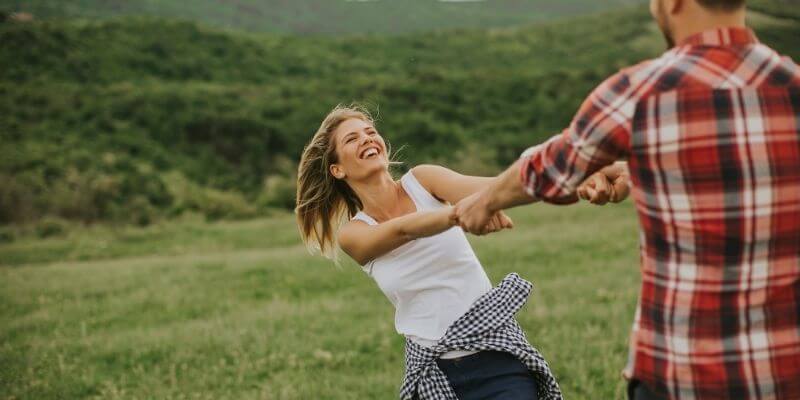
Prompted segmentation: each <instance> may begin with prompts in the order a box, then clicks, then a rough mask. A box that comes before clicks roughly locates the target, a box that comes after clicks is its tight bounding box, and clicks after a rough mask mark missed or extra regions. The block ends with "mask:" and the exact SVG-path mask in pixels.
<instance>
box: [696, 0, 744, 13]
mask: <svg viewBox="0 0 800 400" xmlns="http://www.w3.org/2000/svg"><path fill="white" fill-rule="evenodd" d="M697 2H698V3H700V5H701V6H703V7H705V8H708V9H711V10H715V11H734V10H738V9H740V8H742V7H744V4H745V0H697Z"/></svg>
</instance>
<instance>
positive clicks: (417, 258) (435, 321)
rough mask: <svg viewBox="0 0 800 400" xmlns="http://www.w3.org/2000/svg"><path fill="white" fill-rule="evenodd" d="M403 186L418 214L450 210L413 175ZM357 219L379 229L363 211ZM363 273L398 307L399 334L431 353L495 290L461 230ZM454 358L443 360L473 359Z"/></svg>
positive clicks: (411, 245)
mask: <svg viewBox="0 0 800 400" xmlns="http://www.w3.org/2000/svg"><path fill="white" fill-rule="evenodd" d="M400 183H401V185H402V186H403V189H405V191H406V193H408V195H409V197H411V200H412V201H413V202H414V205H415V206H416V208H417V211H430V210H435V209H439V208H443V207H445V206H446V205H445V204H443V203H441V202H440V201H438V200H437V199H436V198H435V197H433V196H432V195H431V194H430V193H429V192H428V191H427V190H425V188H424V187H422V185H421V184H420V183H419V181H417V179H416V178H415V177H414V175H413V174H412V173H411V172H410V171H409V172H408V173H406V174H405V175H403V177H402V178H401V179H400ZM353 219H354V220H360V221H364V222H366V223H367V224H370V225H377V224H378V223H377V222H376V221H375V220H374V219H373V218H372V217H370V216H369V215H367V214H365V213H363V212H360V211H359V212H358V214H356V215H355V216H354V217H353ZM362 268H363V269H364V271H365V272H367V273H368V274H369V275H370V276H371V277H372V278H373V279H375V282H377V284H378V287H380V289H381V290H382V291H383V293H384V294H385V295H386V297H388V298H389V301H391V302H392V304H393V305H394V307H395V320H394V322H395V328H396V329H397V332H398V333H400V334H402V335H405V336H406V337H407V338H409V339H411V340H413V341H414V342H416V343H418V344H420V345H422V346H426V347H430V346H433V345H434V344H436V342H437V341H438V340H439V339H440V338H441V337H442V336H444V333H445V331H447V328H448V327H449V326H450V325H451V324H452V323H453V322H455V320H456V319H458V318H459V317H460V316H461V315H462V314H464V313H465V312H466V311H467V310H469V308H470V306H471V305H472V303H473V302H475V300H477V299H478V298H479V297H480V296H482V295H483V294H485V293H486V292H488V291H489V290H490V289H491V288H492V284H491V282H490V281H489V277H487V276H486V272H485V271H484V270H483V267H482V266H481V263H480V262H479V261H478V258H477V257H476V256H475V253H474V252H473V251H472V247H471V246H470V244H469V242H468V241H467V237H466V235H464V231H462V230H461V228H460V227H457V226H456V227H453V228H450V229H449V230H447V231H444V232H442V233H439V234H437V235H434V236H429V237H426V238H421V239H416V240H412V241H410V242H408V243H406V244H404V245H402V246H400V247H398V248H397V249H395V250H393V251H391V252H389V253H387V254H384V255H383V256H381V257H378V258H376V259H374V260H372V261H370V262H369V263H367V264H366V265H364V266H362ZM451 353H452V354H451ZM451 353H448V354H446V355H445V356H443V358H452V357H458V356H461V355H464V354H469V352H451Z"/></svg>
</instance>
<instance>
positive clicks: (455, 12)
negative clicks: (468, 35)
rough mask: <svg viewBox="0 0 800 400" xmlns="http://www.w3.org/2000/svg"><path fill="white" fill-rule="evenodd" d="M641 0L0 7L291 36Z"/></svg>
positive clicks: (541, 17) (169, 0)
mask: <svg viewBox="0 0 800 400" xmlns="http://www.w3.org/2000/svg"><path fill="white" fill-rule="evenodd" d="M644 2H645V0H605V1H602V2H598V1H592V0H559V1H552V0H525V1H521V0H492V1H476V2H467V3H465V2H442V1H437V0H402V1H345V0H290V1H287V0H266V1H265V0H258V1H255V0H223V1H220V0H193V1H192V2H191V6H187V3H186V2H185V1H180V0H139V1H126V0H78V1H75V0H72V1H63V0H0V10H2V9H6V10H19V11H27V12H31V13H33V14H34V15H36V16H39V17H43V18H60V17H72V18H74V17H83V18H109V17H120V16H131V15H139V16H142V15H146V16H157V17H165V18H180V19H191V20H195V21H198V22H202V23H205V24H210V25H214V26H218V27H225V28H232V29H245V30H251V31H261V32H273V33H290V34H363V33H370V34H376V33H377V34H398V33H408V32H419V31H430V30H442V29H454V28H486V27H506V26H509V25H519V24H531V23H537V22H542V21H549V20H552V19H554V18H559V17H566V16H574V15H581V14H588V13H593V12H598V11H604V10H609V9H614V8H619V7H621V6H626V5H632V4H643V3H644Z"/></svg>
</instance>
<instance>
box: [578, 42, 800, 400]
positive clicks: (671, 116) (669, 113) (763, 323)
mask: <svg viewBox="0 0 800 400" xmlns="http://www.w3.org/2000/svg"><path fill="white" fill-rule="evenodd" d="M605 86H606V89H608V90H609V91H610V92H612V93H613V95H606V100H607V101H608V103H609V104H608V109H607V110H606V112H610V113H612V114H613V112H619V113H621V114H622V116H621V117H620V118H625V117H624V116H625V115H627V118H625V119H626V120H628V121H629V124H630V125H629V126H628V129H627V130H628V134H629V135H628V143H623V144H622V145H621V146H620V148H621V149H623V150H622V151H624V152H626V153H627V154H626V155H627V157H628V160H629V161H628V162H629V166H630V171H631V178H632V180H633V182H634V187H635V189H634V191H633V195H634V198H635V202H636V206H637V209H638V213H639V218H640V222H641V228H642V229H641V230H642V235H641V237H642V243H641V245H642V246H641V251H642V254H641V260H642V266H641V268H642V289H641V293H640V302H639V309H638V310H637V316H636V322H635V324H634V329H633V335H632V338H631V358H630V360H629V365H628V367H627V368H626V372H627V373H628V374H629V375H630V376H631V377H633V378H635V379H638V380H642V381H644V382H645V383H646V384H648V385H650V386H651V387H652V388H653V389H655V390H656V391H659V392H664V393H669V394H670V395H671V397H674V398H681V399H684V398H687V399H689V398H692V399H693V398H718V397H720V395H723V396H725V397H728V398H737V399H745V398H754V399H755V398H759V399H768V398H780V399H789V398H792V399H795V398H800V70H798V67H797V66H796V65H795V64H794V63H792V62H791V60H789V59H788V58H781V57H780V56H779V55H777V54H776V53H775V52H774V51H772V50H771V49H769V48H768V47H766V46H765V45H763V44H759V43H757V42H756V40H755V37H754V36H752V33H750V31H748V30H746V29H719V30H716V31H707V32H705V33H703V34H700V35H696V36H693V37H691V38H690V39H689V40H687V41H685V42H683V44H682V45H681V46H680V47H677V48H674V49H673V50H671V51H670V52H668V53H666V54H665V55H664V56H662V57H661V58H659V59H657V60H653V61H649V62H646V63H643V64H640V65H638V66H636V67H633V68H631V69H628V70H626V71H623V72H622V73H620V74H619V75H618V76H617V77H615V78H612V79H611V80H609V81H608V82H607V83H606V84H605ZM596 93H597V92H596ZM600 97H603V96H600ZM595 101H597V98H595ZM615 101H617V102H619V104H618V105H614V104H613V102H615ZM609 110H611V111H609ZM612 117H613V116H612ZM595 118H597V117H596V116H595ZM581 123H582V122H581V121H580V120H579V121H578V122H577V124H581ZM583 123H586V124H591V123H593V121H592V115H591V114H589V117H587V118H585V119H584V121H583ZM598 123H599V122H598Z"/></svg>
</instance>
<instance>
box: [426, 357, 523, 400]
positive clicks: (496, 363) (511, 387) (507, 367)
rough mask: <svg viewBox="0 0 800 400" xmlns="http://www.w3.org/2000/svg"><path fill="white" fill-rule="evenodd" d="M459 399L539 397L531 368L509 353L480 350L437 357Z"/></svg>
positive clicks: (514, 399) (515, 399) (509, 399)
mask: <svg viewBox="0 0 800 400" xmlns="http://www.w3.org/2000/svg"><path fill="white" fill-rule="evenodd" d="M436 363H437V364H438V365H439V368H440V369H441V370H442V372H444V374H445V375H446V376H447V380H448V381H449V382H450V385H452V386H453V389H455V392H456V395H457V396H458V398H459V400H488V399H503V400H523V399H524V400H536V399H537V386H536V380H535V379H534V378H533V375H532V374H531V372H530V370H528V368H527V367H526V366H525V364H523V363H522V362H521V361H520V360H519V359H517V358H516V357H514V356H513V355H511V354H509V353H504V352H499V351H481V352H479V353H476V354H472V355H469V356H466V357H460V358H455V359H451V360H445V359H439V360H436Z"/></svg>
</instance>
